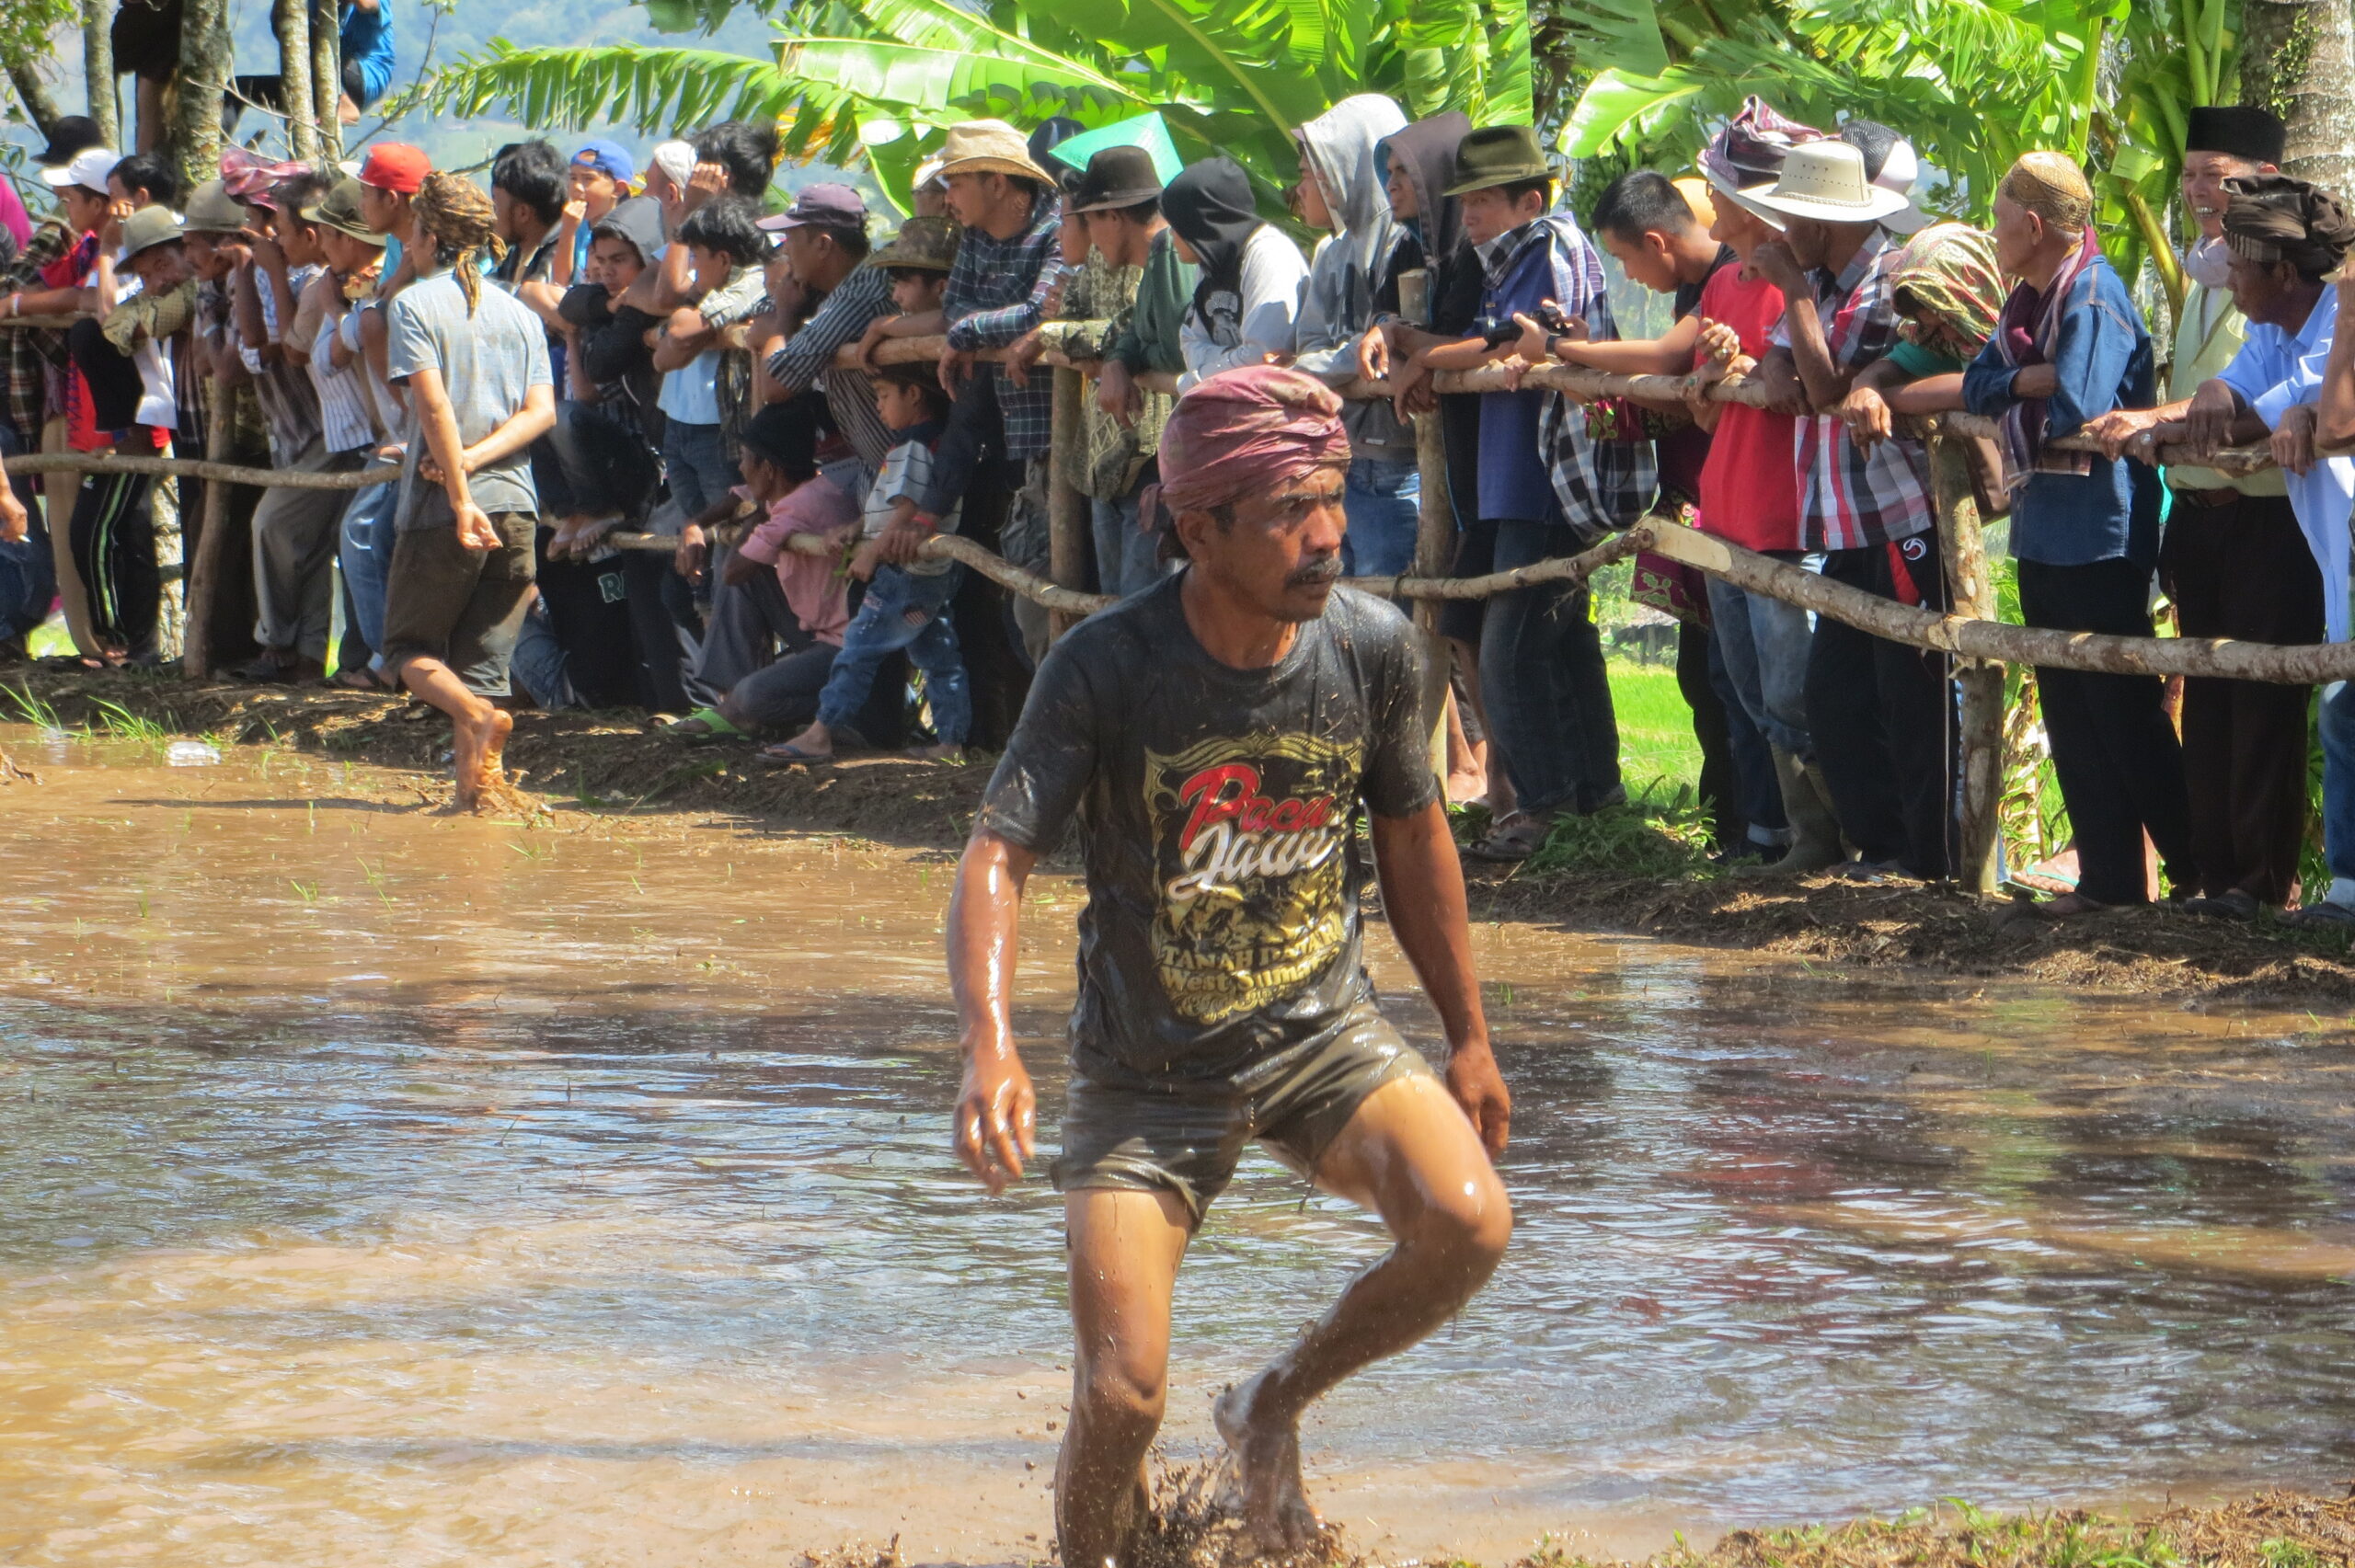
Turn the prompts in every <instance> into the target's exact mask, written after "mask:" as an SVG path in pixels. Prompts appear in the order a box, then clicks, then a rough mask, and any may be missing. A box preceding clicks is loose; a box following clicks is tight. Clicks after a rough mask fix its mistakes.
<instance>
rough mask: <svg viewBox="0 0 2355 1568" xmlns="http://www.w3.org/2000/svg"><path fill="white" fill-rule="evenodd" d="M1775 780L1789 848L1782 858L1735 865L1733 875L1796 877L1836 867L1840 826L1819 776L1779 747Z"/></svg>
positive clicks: (1827, 792) (1830, 793)
mask: <svg viewBox="0 0 2355 1568" xmlns="http://www.w3.org/2000/svg"><path fill="white" fill-rule="evenodd" d="M1775 780H1776V782H1777V783H1779V784H1781V785H1782V786H1783V813H1784V815H1785V816H1786V817H1788V818H1790V823H1791V847H1790V848H1789V849H1787V850H1786V851H1784V852H1783V858H1782V859H1780V860H1776V861H1768V862H1765V863H1763V864H1756V865H1737V866H1735V867H1734V869H1733V874H1734V875H1735V876H1804V875H1805V874H1806V873H1808V872H1810V871H1821V870H1822V869H1824V867H1826V866H1831V865H1837V864H1840V862H1841V861H1842V860H1843V859H1844V858H1845V857H1844V855H1843V854H1842V853H1841V850H1840V823H1839V821H1838V820H1837V819H1836V818H1834V817H1833V816H1832V806H1831V799H1832V792H1831V791H1830V790H1829V789H1827V788H1825V787H1824V783H1823V775H1822V774H1821V773H1819V772H1817V771H1816V770H1815V769H1813V768H1810V767H1809V766H1808V765H1807V764H1806V763H1804V762H1802V761H1799V760H1798V758H1797V757H1794V756H1792V755H1791V754H1790V753H1789V752H1788V751H1786V750H1783V749H1782V748H1780V747H1776V748H1775Z"/></svg>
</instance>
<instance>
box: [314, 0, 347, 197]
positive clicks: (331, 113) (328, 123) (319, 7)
mask: <svg viewBox="0 0 2355 1568" xmlns="http://www.w3.org/2000/svg"><path fill="white" fill-rule="evenodd" d="M336 12H337V6H336V0H311V102H312V104H313V105H314V106H315V107H316V109H318V113H319V150H320V151H321V152H322V153H323V154H325V155H327V157H329V158H339V157H341V156H342V155H343V120H342V119H341V117H340V116H339V114H338V113H337V110H336V103H337V100H338V99H339V98H340V97H342V96H343V39H342V36H341V34H340V32H339V29H338V24H337V16H336Z"/></svg>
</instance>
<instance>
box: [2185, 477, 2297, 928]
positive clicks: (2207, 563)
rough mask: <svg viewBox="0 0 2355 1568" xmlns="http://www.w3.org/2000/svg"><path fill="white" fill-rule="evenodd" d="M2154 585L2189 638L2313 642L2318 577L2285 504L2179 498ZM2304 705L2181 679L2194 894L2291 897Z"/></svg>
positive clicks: (2272, 499) (2263, 685) (2275, 690)
mask: <svg viewBox="0 0 2355 1568" xmlns="http://www.w3.org/2000/svg"><path fill="white" fill-rule="evenodd" d="M2159 582H2160V584H2161V585H2162V586H2163V587H2165V589H2166V592H2167V597H2168V598H2169V599H2171V600H2173V601H2175V609H2176V619H2177V624H2178V625H2179V626H2180V628H2181V630H2182V632H2183V635H2185V636H2187V637H2237V638H2239V639H2241V640H2243V641H2245V642H2257V643H2314V642H2320V641H2321V640H2322V635H2323V613H2322V573H2321V572H2320V571H2319V570H2317V569H2316V568H2315V557H2314V552H2313V551H2312V550H2311V549H2309V548H2308V547H2307V545H2306V536H2305V535H2304V534H2303V533H2301V532H2299V531H2298V517H2297V514H2296V513H2295V512H2294V511H2292V509H2291V508H2290V502H2289V498H2287V497H2284V496H2243V497H2241V498H2238V499H2237V500H2233V501H2227V502H2226V503H2225V504H2223V506H2214V507H2211V506H2201V505H2200V504H2198V503H2196V502H2192V501H2188V500H2185V499H2183V498H2181V497H2180V496H2178V498H2177V502H2176V508H2175V510H2174V512H2173V514H2172V515H2171V516H2170V517H2169V519H2168V521H2167V537H2166V544H2165V545H2164V546H2162V547H2161V549H2160V551H2159ZM2313 695H2314V689H2313V688H2312V687H2310V686H2291V685H2284V684H2281V683H2279V682H2276V681H2220V680H2217V679H2216V678H2214V677H2212V676H2201V675H2192V676H2187V677H2185V679H2184V682H2183V783H2184V793H2185V795H2186V799H2187V804H2188V807H2189V810H2190V814H2191V855H2192V859H2193V860H2194V861H2196V862H2197V863H2198V864H2199V866H2200V891H2201V892H2202V893H2205V894H2207V895H2209V896H2210V897H2211V898H2212V897H2214V896H2215V895H2217V894H2219V893H2226V892H2231V891H2234V890H2238V891H2240V892H2244V893H2246V894H2248V895H2249V896H2250V897H2251V898H2255V899H2257V902H2259V903H2261V904H2275V905H2280V904H2285V903H2287V902H2289V900H2290V899H2291V898H2294V897H2295V896H2296V895H2297V893H2298V890H2299V889H2298V860H2299V856H2300V853H2301V851H2302V850H2303V847H2304V842H2305V831H2306V758H2307V746H2308V742H2309V740H2310V736H2309V734H2308V730H2307V725H2306V704H2307V703H2308V702H2309V700H2310V699H2311V698H2312V697H2313Z"/></svg>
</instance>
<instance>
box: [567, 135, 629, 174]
mask: <svg viewBox="0 0 2355 1568" xmlns="http://www.w3.org/2000/svg"><path fill="white" fill-rule="evenodd" d="M572 161H573V162H574V163H576V164H586V165H587V166H589V167H591V168H592V169H595V170H596V171H597V172H598V173H600V174H603V175H609V176H611V177H613V178H615V179H616V180H618V181H620V182H621V183H622V184H624V185H635V184H637V183H638V160H637V159H635V158H633V157H631V156H630V155H629V149H628V148H626V147H625V146H623V145H622V144H621V143H619V142H608V141H606V140H605V139H604V138H603V137H602V136H600V137H598V138H597V139H596V140H595V141H593V142H583V143H580V151H579V152H577V153H575V154H573V155H572Z"/></svg>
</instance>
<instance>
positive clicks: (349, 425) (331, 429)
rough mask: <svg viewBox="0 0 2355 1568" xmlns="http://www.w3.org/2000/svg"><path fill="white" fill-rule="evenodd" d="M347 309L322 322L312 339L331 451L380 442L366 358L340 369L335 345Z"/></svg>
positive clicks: (314, 371)
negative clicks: (363, 360) (336, 361)
mask: <svg viewBox="0 0 2355 1568" xmlns="http://www.w3.org/2000/svg"><path fill="white" fill-rule="evenodd" d="M346 315H350V312H349V311H346V312H344V313H342V315H337V316H335V317H334V318H332V319H330V320H327V321H323V322H321V323H320V324H319V331H318V335H317V336H316V337H315V338H312V339H311V381H312V383H313V384H315V385H316V386H317V387H318V389H319V431H320V434H321V436H322V437H324V438H325V444H326V446H327V450H328V451H329V452H361V451H364V450H367V449H369V448H373V446H374V445H375V444H376V436H377V427H376V413H375V410H374V409H373V407H371V406H369V401H368V383H367V380H366V374H365V369H364V366H363V364H362V360H360V359H357V358H355V359H354V360H352V361H351V362H350V363H349V364H347V365H345V366H344V367H343V368H342V369H341V370H338V369H336V365H335V358H334V352H335V346H336V343H337V342H338V340H339V339H340V338H342V336H343V322H344V316H346Z"/></svg>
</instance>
